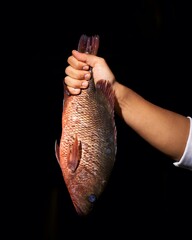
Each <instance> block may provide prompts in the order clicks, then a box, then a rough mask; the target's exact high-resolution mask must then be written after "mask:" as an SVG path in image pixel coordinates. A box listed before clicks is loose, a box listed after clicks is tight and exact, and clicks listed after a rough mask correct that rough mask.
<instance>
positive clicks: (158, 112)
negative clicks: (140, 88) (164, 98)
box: [64, 50, 190, 161]
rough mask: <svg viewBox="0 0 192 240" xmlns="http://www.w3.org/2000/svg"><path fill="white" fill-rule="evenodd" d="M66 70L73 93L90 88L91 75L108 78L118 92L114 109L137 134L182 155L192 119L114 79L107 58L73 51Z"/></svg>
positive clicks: (161, 148)
mask: <svg viewBox="0 0 192 240" xmlns="http://www.w3.org/2000/svg"><path fill="white" fill-rule="evenodd" d="M67 62H68V64H69V65H68V66H67V67H66V69H65V73H66V77H65V78H64V82H65V84H66V85H67V89H68V91H69V93H70V94H73V95H76V94H79V93H80V92H81V89H84V88H87V87H88V84H89V81H88V80H89V79H90V77H91V74H90V72H89V68H90V66H91V67H92V73H93V77H94V80H95V82H97V81H98V80H100V79H106V80H108V81H110V82H111V83H112V86H113V89H114V91H115V98H116V102H115V110H116V112H117V113H118V114H119V115H120V116H121V117H122V118H123V120H124V121H125V122H126V123H127V125H129V126H130V127H131V128H132V129H133V130H134V131H135V132H136V133H137V134H139V135H140V136H141V137H142V138H143V139H145V140H146V141H147V142H148V143H150V144H151V145H152V146H154V147H155V148H156V149H158V150H159V151H161V152H162V153H164V154H166V155H168V156H169V157H170V158H172V159H173V160H174V161H179V160H180V158H181V157H182V155H183V152H184V149H185V146H186V143H187V138H188V135H189V128H190V122H189V119H188V118H187V117H185V116H183V115H180V114H178V113H175V112H173V111H170V110H167V109H164V108H161V107H159V106H156V105H154V104H153V103H151V102H149V101H147V100H146V99H144V98H143V97H142V96H140V95H139V94H137V93H136V92H134V91H133V90H132V89H130V88H128V87H127V86H124V85H122V84H121V83H120V82H118V81H117V80H116V79H115V76H114V74H113V73H112V71H111V69H110V68H109V66H108V64H107V62H106V61H105V59H103V58H101V57H98V56H95V55H90V54H85V53H79V52H78V51H76V50H73V51H72V55H71V56H69V58H68V60H67Z"/></svg>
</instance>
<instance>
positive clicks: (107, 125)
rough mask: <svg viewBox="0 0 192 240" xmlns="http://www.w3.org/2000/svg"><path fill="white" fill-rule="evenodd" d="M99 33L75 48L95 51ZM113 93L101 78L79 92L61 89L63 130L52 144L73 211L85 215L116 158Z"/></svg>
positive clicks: (83, 37)
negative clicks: (57, 139)
mask: <svg viewBox="0 0 192 240" xmlns="http://www.w3.org/2000/svg"><path fill="white" fill-rule="evenodd" d="M98 47H99V36H98V35H95V36H92V37H88V36H86V35H82V36H81V38H80V40H79V45H78V51H80V52H86V53H89V54H94V55H96V54H97V51H98ZM116 138H117V132H116V125H115V120H114V92H113V90H112V88H111V85H110V83H109V82H107V81H105V80H100V81H98V82H97V84H96V85H95V84H94V79H93V78H92V79H91V80H90V83H89V87H88V88H87V89H85V90H82V92H81V94H79V95H76V96H73V95H69V94H67V93H66V91H64V102H63V113H62V133H61V138H60V144H59V145H58V144H57V143H56V144H55V154H56V158H57V160H58V162H59V165H60V168H61V171H62V174H63V178H64V181H65V184H66V186H67V188H68V191H69V194H70V197H71V199H72V202H73V205H74V207H75V209H76V212H77V213H78V214H79V215H84V216H85V215H88V214H89V213H90V212H91V211H92V209H93V206H94V204H95V203H96V202H97V201H96V200H97V199H98V198H99V197H100V195H101V194H102V192H103V191H104V189H105V187H106V185H107V183H108V181H109V177H110V175H111V172H112V169H113V166H114V163H115V157H116V149H117V147H116Z"/></svg>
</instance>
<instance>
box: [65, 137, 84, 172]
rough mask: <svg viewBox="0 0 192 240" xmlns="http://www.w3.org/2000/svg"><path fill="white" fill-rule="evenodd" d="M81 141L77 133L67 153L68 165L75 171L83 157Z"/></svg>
mask: <svg viewBox="0 0 192 240" xmlns="http://www.w3.org/2000/svg"><path fill="white" fill-rule="evenodd" d="M81 152H82V147H81V142H79V141H78V138H77V135H76V136H75V139H74V143H73V144H72V146H71V147H69V148H68V155H67V166H68V168H69V169H70V170H71V171H72V172H75V171H76V169H77V168H78V166H79V162H80V159H81Z"/></svg>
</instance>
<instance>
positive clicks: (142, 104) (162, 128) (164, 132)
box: [114, 82, 189, 160]
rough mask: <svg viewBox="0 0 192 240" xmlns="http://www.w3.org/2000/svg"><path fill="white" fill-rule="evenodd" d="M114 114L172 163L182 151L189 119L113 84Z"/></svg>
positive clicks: (179, 156) (187, 131) (178, 157)
mask: <svg viewBox="0 0 192 240" xmlns="http://www.w3.org/2000/svg"><path fill="white" fill-rule="evenodd" d="M114 90H115V96H116V107H115V108H116V111H117V112H118V114H119V115H121V116H122V118H123V119H124V121H125V122H126V123H127V124H128V125H129V126H130V127H131V128H132V129H133V130H134V131H136V132H137V133H138V134H139V135H140V136H141V137H142V138H144V139H145V140H146V141H148V142H149V143H150V144H151V145H153V146H154V147H155V148H157V149H158V150H160V151H161V152H163V153H165V154H167V155H169V156H170V157H171V158H173V159H174V160H179V159H180V158H181V156H182V154H183V152H184V149H185V146H186V142H187V138H188V134H189V119H188V118H186V117H184V116H182V115H179V114H177V113H175V112H172V111H169V110H166V109H163V108H160V107H158V106H156V105H154V104H152V103H150V102H148V101H147V100H145V99H144V98H142V97H141V96H140V95H138V94H137V93H135V92H134V91H132V90H131V89H129V88H127V87H125V86H123V85H121V84H119V83H118V82H115V84H114Z"/></svg>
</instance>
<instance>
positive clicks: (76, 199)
mask: <svg viewBox="0 0 192 240" xmlns="http://www.w3.org/2000/svg"><path fill="white" fill-rule="evenodd" d="M85 179H86V181H84V183H83V181H78V184H76V185H70V186H68V189H69V192H70V196H71V199H72V202H73V205H74V207H75V209H76V212H77V214H78V215H81V216H86V215H88V214H89V213H90V212H91V211H92V210H93V208H94V207H95V205H96V204H97V202H98V199H99V197H100V195H101V193H102V192H103V190H104V189H105V186H106V184H107V180H103V181H102V182H100V180H98V179H97V178H96V177H95V178H93V177H92V178H85Z"/></svg>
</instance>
